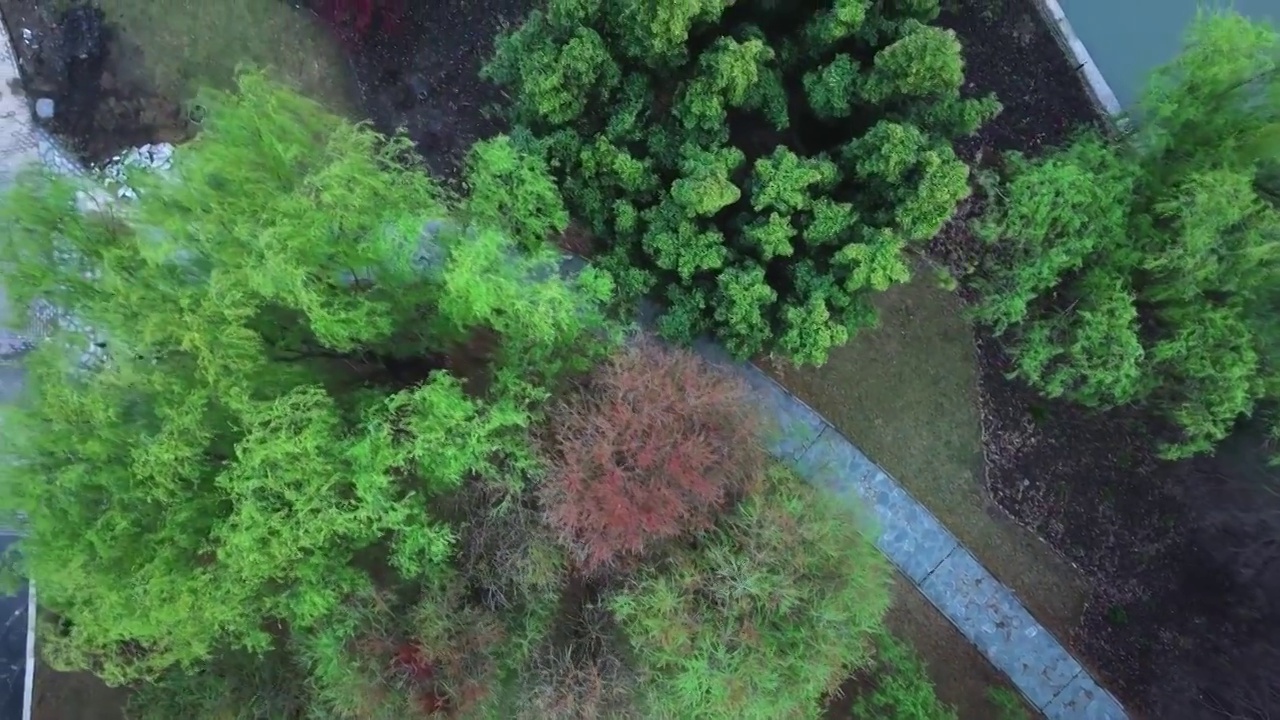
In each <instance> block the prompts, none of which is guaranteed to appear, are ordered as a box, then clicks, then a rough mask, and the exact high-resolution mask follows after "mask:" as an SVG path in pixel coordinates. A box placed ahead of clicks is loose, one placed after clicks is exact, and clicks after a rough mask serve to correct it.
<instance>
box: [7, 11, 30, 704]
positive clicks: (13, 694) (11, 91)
mask: <svg viewBox="0 0 1280 720" xmlns="http://www.w3.org/2000/svg"><path fill="white" fill-rule="evenodd" d="M0 35H3V37H0V192H4V190H5V189H6V188H8V187H9V185H10V183H12V182H13V180H14V176H15V175H16V174H17V172H18V171H19V170H21V169H22V167H23V166H25V165H27V164H30V163H33V162H37V161H38V160H39V153H38V149H37V143H36V138H35V135H34V134H32V131H31V108H30V106H29V105H28V104H27V99H26V98H25V97H24V96H23V95H22V94H21V93H20V92H18V90H19V89H20V88H21V87H22V82H21V80H20V78H19V77H18V64H17V62H15V61H14V54H13V46H12V45H11V44H10V43H9V37H8V32H7V30H4V23H3V22H0ZM7 306H8V301H7V299H6V296H5V294H4V287H3V285H0V317H4V315H7V311H8V307H7ZM24 345H25V341H24V338H23V337H22V336H21V335H19V334H17V333H14V332H12V331H9V330H7V329H5V328H4V327H3V326H0V402H7V401H8V400H9V399H10V398H12V397H13V396H14V395H15V394H16V393H17V391H18V390H19V389H20V388H21V383H22V370H21V368H20V367H17V366H16V365H15V364H14V361H13V360H6V356H9V355H12V354H13V353H15V352H20V351H21V350H22V348H23V346H24ZM9 526H10V523H8V522H2V521H0V550H3V549H5V548H8V547H9V546H10V545H12V544H13V543H14V542H15V541H17V539H18V535H17V533H15V532H13V531H12V530H11V529H10V527H9ZM35 606H36V592H35V587H34V586H32V585H28V584H27V583H23V584H22V586H21V587H20V588H19V589H18V592H17V594H15V595H9V596H0V618H3V623H2V624H0V719H2V720H30V719H31V690H32V686H33V681H34V679H35V668H36V663H35V638H36V633H35V619H36V614H35Z"/></svg>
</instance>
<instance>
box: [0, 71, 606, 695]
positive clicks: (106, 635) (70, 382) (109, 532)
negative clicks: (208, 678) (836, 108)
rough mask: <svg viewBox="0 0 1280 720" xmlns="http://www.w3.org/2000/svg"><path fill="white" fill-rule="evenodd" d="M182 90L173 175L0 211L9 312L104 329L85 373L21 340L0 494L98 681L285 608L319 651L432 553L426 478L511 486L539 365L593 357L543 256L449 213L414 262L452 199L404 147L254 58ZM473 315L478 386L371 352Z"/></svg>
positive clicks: (593, 322) (419, 577) (252, 626)
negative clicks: (483, 369)
mask: <svg viewBox="0 0 1280 720" xmlns="http://www.w3.org/2000/svg"><path fill="white" fill-rule="evenodd" d="M201 102H202V104H204V105H205V106H206V107H207V108H208V109H209V116H208V118H207V120H206V121H205V124H204V128H203V130H202V133H201V135H200V137H199V138H198V139H197V140H196V141H194V142H193V143H192V144H191V145H190V146H188V147H184V148H182V150H180V151H179V153H178V157H177V159H176V163H175V167H174V169H173V171H172V175H173V176H172V177H162V176H155V175H152V176H146V175H135V176H134V177H132V178H131V179H130V182H131V183H132V184H133V185H134V186H135V187H137V188H138V191H139V196H140V199H139V200H137V201H136V202H133V203H124V204H121V205H120V206H119V207H117V208H116V209H115V210H114V211H111V212H106V213H92V214H82V213H80V212H77V210H76V208H75V202H74V193H75V190H76V189H77V186H76V185H75V184H73V183H72V182H71V181H68V180H65V179H55V178H52V177H49V176H45V175H35V176H28V177H26V178H25V179H24V181H23V182H22V183H21V184H20V185H19V186H18V188H17V189H16V190H15V191H14V192H13V193H11V194H10V195H8V197H7V198H5V202H4V204H3V207H2V208H0V214H2V216H3V223H2V226H3V228H4V230H3V232H2V233H0V256H2V257H3V262H4V264H5V266H6V267H7V268H13V272H12V273H11V274H9V275H8V276H7V278H6V279H7V284H8V288H9V291H10V292H11V294H12V296H13V299H14V301H15V305H18V306H21V305H23V304H25V303H27V302H29V301H31V300H33V299H36V298H40V299H44V300H46V301H48V302H51V303H53V304H54V305H56V306H58V307H60V308H62V309H64V310H66V311H67V312H69V313H70V314H71V315H72V316H74V317H75V318H76V319H77V320H78V321H79V322H80V323H81V324H82V325H84V326H87V327H92V328H93V330H94V331H95V334H96V336H97V337H99V338H101V339H102V340H104V341H105V343H106V346H105V350H104V355H105V359H104V360H103V361H100V362H94V363H90V364H89V365H88V367H78V368H77V366H78V365H80V353H81V350H82V349H83V348H85V347H87V346H88V344H89V341H90V338H89V337H88V336H87V335H86V334H85V333H84V332H79V331H70V330H68V331H67V332H66V333H64V334H63V335H62V336H61V337H60V339H58V340H53V341H50V342H48V343H46V344H44V345H42V346H41V347H40V348H39V349H38V350H36V351H35V352H34V353H33V354H32V356H31V357H30V359H29V377H28V381H27V383H28V391H27V393H26V396H25V398H24V401H23V402H22V403H21V405H20V406H19V407H17V408H13V409H9V410H7V411H6V414H5V418H4V426H5V437H4V452H3V456H4V458H5V473H6V478H7V481H6V482H5V483H4V484H3V488H2V490H0V492H2V493H3V497H0V503H3V506H4V507H5V508H6V509H17V510H20V511H22V512H23V513H25V514H26V517H27V523H28V524H27V530H28V535H27V536H26V537H25V538H24V539H23V541H22V552H21V570H22V571H24V572H26V573H29V575H30V576H31V577H32V578H34V580H35V581H36V582H37V583H38V585H39V587H40V596H41V598H40V599H41V605H42V608H43V609H44V610H46V611H48V612H50V613H54V614H55V615H56V617H58V618H60V619H61V621H62V622H61V624H60V625H58V626H57V627H55V626H49V627H47V628H45V629H44V630H42V635H41V643H42V646H43V648H44V652H45V654H46V656H47V657H48V659H49V660H50V662H51V663H53V664H54V665H55V666H56V667H65V668H75V669H91V670H93V671H94V672H96V673H98V674H100V675H101V676H102V677H104V678H105V679H107V680H108V681H110V682H115V683H120V682H130V681H136V680H147V679H152V678H155V677H157V676H158V675H160V674H161V673H164V672H165V671H166V670H171V669H181V668H188V667H197V666H199V665H200V664H202V663H203V662H205V661H206V660H207V659H208V658H210V657H211V656H219V657H221V656H223V655H225V654H227V653H237V652H243V653H249V654H250V655H253V654H257V653H261V652H265V651H267V650H270V649H272V648H276V647H277V646H278V634H279V628H282V627H287V628H288V630H289V634H290V636H291V637H292V641H293V642H294V643H295V644H301V645H303V646H307V647H312V646H316V643H319V646H320V647H328V648H329V650H334V651H338V650H341V649H342V646H341V643H339V644H337V645H336V646H335V645H330V646H325V645H324V643H323V642H320V640H317V639H316V638H317V637H320V638H332V637H334V636H335V634H336V636H337V637H342V638H348V637H350V636H351V635H352V634H353V633H355V632H356V629H357V628H358V627H359V626H360V624H361V622H362V620H361V618H362V617H363V613H364V611H365V610H367V608H369V607H372V606H373V605H376V604H377V603H376V602H375V600H376V597H375V593H376V592H383V591H387V584H388V583H389V584H390V587H391V589H392V590H393V591H395V592H400V591H401V590H402V589H403V588H406V587H407V588H415V587H419V586H421V584H422V583H425V582H427V581H429V580H431V579H433V578H437V577H440V576H441V574H442V573H443V572H444V568H445V566H446V564H447V563H448V561H449V560H450V558H451V557H452V553H453V542H454V538H455V535H456V530H455V529H454V528H452V527H451V526H450V525H449V524H448V523H447V522H446V521H445V520H444V519H441V518H437V516H436V515H435V514H434V513H433V502H435V500H434V499H435V498H437V497H439V496H441V495H443V494H446V493H450V492H453V491H455V490H456V489H458V488H459V487H460V486H461V485H462V484H463V483H464V481H466V480H471V479H474V478H476V477H480V478H485V479H487V481H489V482H495V483H505V484H506V485H510V486H514V487H519V485H520V483H521V482H522V478H523V477H524V476H525V475H527V473H528V472H530V471H531V470H532V469H533V468H534V467H535V465H536V464H535V463H534V461H533V460H532V456H531V454H530V452H529V445H528V441H527V440H526V435H527V428H528V425H529V423H530V421H531V418H532V416H533V414H534V413H535V412H536V403H537V402H539V401H540V400H541V398H542V397H544V395H545V393H544V391H542V390H540V389H539V388H538V387H537V382H538V381H539V380H544V379H545V380H550V379H551V375H552V374H553V373H550V372H549V368H550V367H551V365H549V363H553V362H555V363H558V362H559V361H560V359H561V358H564V357H572V358H577V359H578V360H580V361H582V362H589V361H590V358H591V353H592V352H594V350H593V348H597V347H600V345H601V343H600V342H599V341H596V340H595V339H594V337H595V334H594V333H598V332H599V331H600V330H601V329H602V328H604V325H603V321H602V320H601V319H600V316H599V314H598V313H597V312H596V311H595V310H594V309H593V307H594V305H593V304H592V303H594V302H595V301H596V300H598V299H600V298H596V297H592V296H591V295H590V294H589V293H587V292H586V291H585V290H583V289H580V288H582V287H583V285H579V284H575V283H572V282H569V281H564V280H561V279H560V278H559V276H558V275H556V274H554V273H552V274H548V275H547V277H546V278H545V279H542V280H538V281H534V280H531V279H530V277H529V273H530V272H531V271H533V270H536V269H537V268H538V267H540V263H545V262H546V261H548V260H549V259H550V258H549V256H546V255H541V256H540V255H537V254H530V255H519V254H516V253H515V247H514V246H513V245H512V244H511V243H510V242H509V241H507V240H506V239H505V238H504V237H503V236H502V235H501V234H500V233H498V232H494V231H492V230H491V229H486V228H484V227H482V226H473V227H472V228H471V229H470V231H469V232H467V233H465V234H464V232H463V231H462V230H459V229H450V228H451V227H454V226H446V227H445V228H444V229H443V230H442V231H441V232H440V234H439V235H438V236H437V238H436V240H435V242H436V246H435V255H436V266H435V268H434V272H430V273H424V272H423V271H422V269H421V268H417V267H415V265H414V257H415V256H416V255H417V254H418V252H419V236H420V233H421V229H422V226H423V223H424V222H425V221H427V220H430V219H448V218H450V217H451V216H455V210H457V209H459V203H458V202H457V201H456V200H455V199H453V198H450V197H449V196H448V195H447V194H446V193H445V192H443V191H442V190H441V189H440V188H439V187H437V186H436V185H435V184H434V183H433V182H432V181H431V180H430V179H428V178H427V177H426V176H425V175H423V174H422V173H421V172H420V171H419V170H417V169H416V168H415V167H414V163H415V158H414V157H413V156H412V154H411V153H410V152H409V149H408V147H409V144H408V141H407V140H406V139H403V138H393V139H387V138H383V137H380V136H379V135H377V134H376V133H374V132H373V131H372V130H370V129H369V128H367V127H365V126H361V125H352V124H350V123H347V122H345V121H342V120H339V119H338V118H336V117H334V116H332V115H328V114H326V113H325V112H324V111H322V110H321V109H320V108H319V106H317V105H315V104H314V103H312V102H311V101H309V100H306V99H304V98H302V97H301V96H298V95H296V94H294V93H292V92H290V91H287V90H285V89H283V88H281V87H278V86H275V85H273V84H271V83H269V82H268V81H266V80H265V79H264V78H263V77H261V76H259V75H247V76H244V77H242V78H241V80H240V88H239V91H238V92H237V93H235V94H230V95H228V94H223V93H218V92H213V93H209V94H208V95H207V96H205V97H203V98H202V100H201ZM497 142H499V145H498V146H496V147H501V145H500V143H501V141H497ZM481 154H482V155H483V152H481ZM478 162H479V164H480V165H483V164H484V163H483V160H480V161H478ZM480 170H483V168H481V169H480ZM497 174H500V173H496V172H485V171H478V172H477V173H476V175H475V176H474V178H473V179H474V180H475V181H476V182H481V183H483V181H484V179H485V178H489V177H493V176H495V175H497ZM480 190H481V192H480V193H479V195H484V193H485V192H487V189H485V188H484V187H483V186H482V187H481V188H480ZM544 205H545V203H544ZM457 217H458V218H459V222H458V224H457V227H459V228H461V227H463V226H464V224H465V219H466V216H465V215H457ZM525 220H526V222H529V223H544V224H545V223H549V222H554V219H548V218H541V219H538V218H533V217H528V216H526V217H525ZM591 277H592V274H591V273H588V281H589V282H587V283H585V285H590V286H591V287H593V288H603V289H607V283H606V284H604V285H602V284H601V283H599V282H594V283H593V282H591ZM481 329H484V330H489V331H495V332H497V333H499V334H500V335H501V336H502V337H503V338H504V344H503V347H502V348H501V349H500V350H499V351H496V352H495V354H494V358H493V360H492V361H493V363H494V365H495V368H496V370H497V373H496V375H497V377H496V379H495V381H494V383H493V387H492V388H491V390H490V392H489V393H487V394H486V395H484V396H476V395H473V394H470V393H469V392H468V391H467V390H466V389H465V388H464V386H463V385H462V383H461V382H460V381H459V380H458V379H457V378H455V377H453V376H451V375H449V374H448V373H445V372H434V373H432V374H430V375H429V376H428V375H427V374H426V370H423V371H422V372H421V373H420V376H419V377H415V378H413V379H412V382H401V381H400V380H398V379H397V376H396V375H395V373H394V372H390V371H389V370H388V368H395V367H397V363H409V362H414V361H415V359H420V358H423V357H428V356H430V355H431V354H432V353H439V352H443V351H445V350H447V349H448V348H450V347H452V346H453V345H454V344H455V343H457V342H460V341H462V340H465V339H466V338H467V337H468V336H469V335H470V334H471V333H472V332H473V331H476V330H481ZM359 367H364V368H366V371H367V372H366V373H365V374H363V375H361V374H360V373H353V369H354V368H359ZM370 373H372V374H370ZM378 378H382V380H379V379H378ZM375 550H376V552H377V553H378V554H379V556H380V557H382V558H383V562H384V563H385V565H386V566H387V568H388V571H387V572H388V573H389V574H388V575H385V576H384V577H383V578H382V579H381V580H380V581H379V583H377V584H375V582H374V578H373V576H371V575H370V572H369V569H368V568H369V565H368V563H367V562H361V561H360V560H359V558H360V557H362V556H364V555H367V554H368V553H370V552H374V551H375ZM388 578H390V580H388ZM332 660H333V658H332V657H331V656H330V657H328V661H332ZM325 661H326V660H325V659H324V658H323V657H322V658H321V659H319V660H316V661H314V662H312V663H311V665H312V666H318V665H322V664H323V662H325Z"/></svg>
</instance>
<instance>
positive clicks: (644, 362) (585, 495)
mask: <svg viewBox="0 0 1280 720" xmlns="http://www.w3.org/2000/svg"><path fill="white" fill-rule="evenodd" d="M551 427H552V429H553V430H552V433H553V437H552V439H551V442H550V446H551V447H550V456H551V457H550V461H551V468H552V471H551V473H550V476H549V477H548V479H547V481H546V482H545V483H544V485H543V487H542V490H541V498H542V502H543V507H544V508H545V512H546V514H547V519H548V522H549V523H550V525H551V526H552V527H554V528H556V530H557V531H558V532H559V534H560V536H561V538H562V540H563V541H564V542H565V543H566V545H567V546H568V547H569V548H570V549H571V550H572V551H573V552H574V554H575V555H576V557H577V559H578V561H579V563H580V564H581V567H582V569H583V570H585V571H587V572H594V571H596V570H600V569H602V568H604V567H605V566H609V565H612V564H614V563H616V562H617V561H619V560H620V559H623V558H625V557H627V556H632V557H634V556H638V555H640V554H642V553H643V552H644V551H645V550H646V548H648V547H649V546H651V545H652V544H653V543H655V542H659V541H663V540H668V539H671V538H674V537H677V536H680V535H683V534H685V533H690V532H697V531H699V530H703V529H706V528H707V527H709V526H710V525H711V524H712V523H713V522H714V518H715V515H716V513H717V512H718V511H719V510H721V509H722V508H723V506H724V504H725V502H726V500H728V499H729V498H731V497H733V496H734V495H735V494H736V493H737V492H739V491H741V490H743V489H745V488H746V487H747V486H748V484H749V483H751V482H752V481H753V480H755V479H757V478H759V477H760V474H761V472H762V470H763V468H764V465H765V462H766V457H767V455H766V453H765V451H764V449H763V446H762V444H761V436H760V430H761V422H760V416H759V415H758V414H757V413H756V412H755V411H754V407H753V405H752V404H751V402H750V401H749V399H748V397H747V388H746V386H745V384H744V383H743V382H741V381H740V380H738V379H736V378H734V377H732V376H731V375H729V374H728V373H726V372H723V371H721V370H718V369H716V368H715V367H713V366H711V365H709V364H708V363H706V362H705V361H703V360H702V359H701V358H699V357H697V356H696V355H694V354H692V353H690V352H687V351H672V350H666V349H664V348H662V347H661V346H659V345H657V344H656V343H654V342H653V341H651V340H648V339H642V340H641V341H639V342H637V343H634V344H632V345H631V346H629V347H627V348H626V349H625V350H623V351H622V352H620V353H619V354H618V355H616V356H615V357H613V358H612V359H611V360H610V361H609V362H607V363H606V364H605V365H604V366H603V367H602V368H600V369H599V370H598V371H597V372H596V373H595V375H594V376H593V377H592V378H591V381H590V382H589V383H588V384H587V385H586V386H585V387H584V388H583V390H582V391H581V392H580V393H578V394H577V395H575V396H574V397H573V398H572V399H571V400H569V401H568V402H565V403H562V404H560V405H559V406H557V407H556V408H555V409H553V411H552V422H551Z"/></svg>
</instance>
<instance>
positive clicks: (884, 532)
mask: <svg viewBox="0 0 1280 720" xmlns="http://www.w3.org/2000/svg"><path fill="white" fill-rule="evenodd" d="M796 468H797V471H798V472H799V474H800V475H801V476H802V477H804V478H805V479H806V480H808V481H810V482H812V483H814V484H815V485H818V486H819V487H823V488H826V489H828V490H831V491H832V492H834V493H835V494H836V495H838V496H840V497H845V498H852V497H856V498H857V500H858V502H859V503H860V504H861V505H862V506H864V507H865V508H867V509H868V510H869V511H870V513H871V515H872V518H873V519H874V522H875V528H876V546H877V547H879V548H880V551H881V552H883V553H884V554H885V556H887V557H888V558H889V560H890V561H891V562H892V563H893V564H894V565H897V566H898V569H900V570H901V571H902V573H903V574H904V575H906V576H907V577H909V578H911V580H912V581H913V582H915V583H916V584H917V585H918V584H919V583H920V582H921V581H923V580H924V579H925V578H926V577H928V576H929V573H931V572H933V569H934V568H936V567H938V564H939V563H941V562H942V561H943V559H945V558H946V557H947V555H949V554H950V553H951V551H952V550H954V549H955V548H956V547H957V546H958V543H957V541H956V539H955V536H954V535H952V534H951V532H950V531H948V530H947V529H946V528H945V527H944V526H943V525H942V523H941V522H939V521H938V519H937V518H935V517H934V516H933V513H930V512H929V510H928V509H927V508H925V507H924V506H923V505H921V504H920V503H919V502H917V501H916V499H915V498H913V497H911V495H910V494H909V493H908V492H907V491H906V490H905V489H903V488H902V486H901V485H899V484H898V483H897V482H896V481H895V480H894V479H893V478H891V477H889V476H888V475H887V474H886V473H885V472H884V471H883V470H881V469H880V468H879V467H878V466H876V464H875V463H873V462H871V460H869V459H868V458H867V456H866V455H864V454H863V453H862V451H861V450H859V449H858V448H857V447H855V446H854V445H853V443H851V442H849V441H848V440H847V439H846V438H845V437H844V436H843V435H841V434H840V433H839V432H837V431H836V430H835V429H834V428H827V429H826V430H825V431H824V432H823V433H822V435H821V437H819V438H818V440H817V441H816V442H815V443H813V445H812V446H811V447H810V448H809V449H808V450H806V451H805V452H804V454H803V455H801V456H800V458H799V460H798V461H797V462H796Z"/></svg>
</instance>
